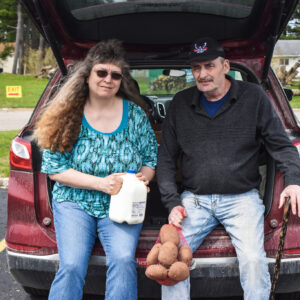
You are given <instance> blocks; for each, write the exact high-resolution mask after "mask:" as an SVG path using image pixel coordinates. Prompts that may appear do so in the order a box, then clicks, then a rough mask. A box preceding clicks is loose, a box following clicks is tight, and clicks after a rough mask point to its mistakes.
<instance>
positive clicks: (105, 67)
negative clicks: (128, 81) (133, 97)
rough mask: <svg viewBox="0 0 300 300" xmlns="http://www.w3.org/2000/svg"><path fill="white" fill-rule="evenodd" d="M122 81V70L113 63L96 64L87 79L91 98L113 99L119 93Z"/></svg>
mask: <svg viewBox="0 0 300 300" xmlns="http://www.w3.org/2000/svg"><path fill="white" fill-rule="evenodd" d="M121 81H122V71H121V68H120V67H118V66H117V65H114V64H112V63H105V64H96V65H94V66H93V67H92V70H91V72H90V75H89V77H88V79H87V84H88V85H89V91H90V97H96V98H99V97H101V98H111V97H114V96H115V95H116V93H117V92H118V90H119V88H120V85H121Z"/></svg>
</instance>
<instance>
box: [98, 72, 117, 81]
mask: <svg viewBox="0 0 300 300" xmlns="http://www.w3.org/2000/svg"><path fill="white" fill-rule="evenodd" d="M95 72H96V74H97V76H98V77H99V78H105V77H107V76H108V74H110V76H111V79H113V80H121V79H122V78H123V75H122V74H120V73H118V72H111V73H109V72H108V71H106V70H97V71H95Z"/></svg>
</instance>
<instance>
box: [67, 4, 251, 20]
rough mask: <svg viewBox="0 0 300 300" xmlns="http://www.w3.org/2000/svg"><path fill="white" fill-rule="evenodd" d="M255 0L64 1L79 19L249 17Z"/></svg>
mask: <svg viewBox="0 0 300 300" xmlns="http://www.w3.org/2000/svg"><path fill="white" fill-rule="evenodd" d="M255 1H256V0H215V1H214V4H213V5H212V3H211V1H203V0H190V1H183V0H163V1H162V0H65V2H66V4H67V7H68V9H69V10H70V12H71V13H72V15H73V16H74V17H75V18H77V19H78V20H92V19H96V18H100V17H105V16H112V15H119V14H128V13H141V12H156V11H157V12H181V11H186V12H193V13H196V12H200V13H205V14H214V15H220V16H226V17H231V18H247V17H248V16H249V15H250V13H251V11H252V8H253V7H254V3H255Z"/></svg>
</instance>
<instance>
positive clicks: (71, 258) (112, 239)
mask: <svg viewBox="0 0 300 300" xmlns="http://www.w3.org/2000/svg"><path fill="white" fill-rule="evenodd" d="M52 203H53V214H54V226H55V231H56V239H57V246H58V254H59V259H60V264H59V270H58V272H57V273H56V276H55V278H54V281H53V283H52V286H51V289H50V294H49V299H51V300H76V299H78V300H80V299H81V298H82V289H83V286H84V279H85V275H86V272H87V267H88V262H89V259H90V255H91V251H92V249H93V246H94V243H95V238H96V237H97V235H98V237H99V239H100V241H101V244H102V245H103V248H104V251H105V254H106V265H107V273H106V292H105V299H107V300H124V299H128V300H136V299H137V272H136V266H137V264H136V262H135V260H134V256H135V250H136V246H137V242H138V237H139V234H140V231H141V227H142V224H137V225H128V224H125V223H123V224H119V223H115V222H113V221H111V220H110V219H109V218H103V219H99V218H95V217H93V216H90V215H88V214H87V213H86V212H85V211H83V210H82V209H81V208H80V207H79V206H78V205H77V204H76V203H73V202H66V201H65V202H60V203H58V202H56V201H52Z"/></svg>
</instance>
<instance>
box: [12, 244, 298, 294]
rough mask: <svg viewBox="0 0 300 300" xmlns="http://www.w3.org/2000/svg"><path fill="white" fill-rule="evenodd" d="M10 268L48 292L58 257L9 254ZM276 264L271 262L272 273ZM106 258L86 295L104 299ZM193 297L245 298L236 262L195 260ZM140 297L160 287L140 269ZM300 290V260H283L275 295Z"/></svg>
mask: <svg viewBox="0 0 300 300" xmlns="http://www.w3.org/2000/svg"><path fill="white" fill-rule="evenodd" d="M7 259H8V268H9V270H10V272H11V274H12V275H13V277H14V278H15V279H16V281H18V282H19V283H20V284H21V285H22V286H27V287H32V288H36V289H44V290H48V289H49V288H50V285H51V282H52V280H53V278H54V275H55V273H56V271H57V269H58V264H59V258H58V254H53V255H45V256H35V255H27V254H19V253H15V252H11V251H9V250H7ZM274 262H275V260H274V259H269V270H270V273H272V272H273V264H274ZM105 273H106V266H105V257H103V256H92V257H91V260H90V263H89V268H88V273H87V277H86V284H85V287H84V292H85V293H87V294H98V295H103V294H104V291H105ZM191 282H192V283H191V296H192V297H199V296H201V297H225V296H238V295H242V288H241V286H240V283H239V270H238V264H237V259H236V258H234V257H233V258H224V257H221V258H196V259H194V262H193V265H192V270H191ZM138 287H139V297H141V298H142V297H160V286H159V285H158V284H157V283H156V282H154V281H152V280H149V279H148V278H146V277H145V268H143V267H139V268H138ZM299 290H300V258H292V259H291V258H289V259H282V264H281V269H280V278H279V281H278V284H277V288H276V291H277V292H278V293H289V292H296V291H299Z"/></svg>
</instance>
